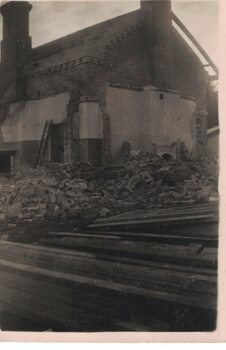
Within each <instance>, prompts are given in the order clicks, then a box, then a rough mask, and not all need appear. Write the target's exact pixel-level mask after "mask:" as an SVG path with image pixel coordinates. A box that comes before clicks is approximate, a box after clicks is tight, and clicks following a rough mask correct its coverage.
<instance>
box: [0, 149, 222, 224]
mask: <svg viewBox="0 0 226 350" xmlns="http://www.w3.org/2000/svg"><path fill="white" fill-rule="evenodd" d="M53 166H54V169H55V171H54V172H53V169H49V168H48V167H46V166H43V167H39V168H38V169H31V168H29V169H24V170H23V171H20V172H18V173H17V174H16V175H15V176H13V177H12V178H11V179H5V178H1V179H0V221H2V222H3V221H10V220H14V221H15V220H16V221H24V220H28V221H29V220H30V221H31V220H33V221H43V220H47V219H48V220H49V219H51V220H52V219H54V218H58V219H60V220H64V219H65V220H67V219H68V218H70V217H73V218H77V219H81V218H83V219H86V220H89V221H90V220H92V219H94V218H96V217H104V216H108V215H113V214H117V213H122V212H126V211H129V210H134V209H150V208H156V207H167V206H172V205H174V206H176V205H180V204H192V203H203V202H208V201H209V200H210V198H211V197H217V191H218V188H217V180H218V166H217V162H216V161H215V160H213V159H209V158H205V157H202V158H199V159H197V160H193V159H189V158H187V159H186V160H183V161H182V160H181V161H176V160H173V159H171V158H170V157H165V158H164V157H159V156H157V155H155V154H150V153H143V152H140V151H132V152H130V154H129V155H128V156H127V157H126V158H125V159H124V161H123V162H122V164H121V165H120V166H117V167H109V168H104V169H100V168H98V169H97V168H94V167H92V166H91V165H89V164H87V163H84V162H75V163H73V164H71V163H70V164H69V163H64V164H62V163H58V164H54V165H53ZM56 175H57V176H56Z"/></svg>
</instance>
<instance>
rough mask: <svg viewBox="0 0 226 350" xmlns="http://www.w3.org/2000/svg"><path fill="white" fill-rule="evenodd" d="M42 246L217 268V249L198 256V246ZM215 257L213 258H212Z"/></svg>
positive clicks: (73, 242) (68, 242)
mask: <svg viewBox="0 0 226 350" xmlns="http://www.w3.org/2000/svg"><path fill="white" fill-rule="evenodd" d="M40 242H41V243H42V244H50V245H54V244H56V245H59V246H62V247H75V248H76V249H80V250H83V251H88V252H95V253H96V252H99V253H101V252H102V253H106V252H108V253H110V254H118V255H124V256H132V257H135V258H148V259H150V260H160V261H168V262H176V263H180V264H191V265H196V266H203V267H210V268H215V267H216V266H217V249H216V248H212V251H213V256H212V257H211V258H209V256H208V255H205V254H202V255H201V254H198V251H199V249H200V246H193V247H192V246H182V245H180V246H179V245H178V246H176V245H169V244H151V243H143V242H131V241H120V242H118V241H115V243H114V245H112V244H110V242H106V241H102V240H98V242H97V241H95V240H92V239H89V240H86V239H73V238H70V237H69V238H64V239H51V240H48V239H42V240H41V241H40ZM214 256H215V257H214Z"/></svg>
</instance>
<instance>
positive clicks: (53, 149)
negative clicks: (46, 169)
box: [50, 124, 64, 163]
mask: <svg viewBox="0 0 226 350" xmlns="http://www.w3.org/2000/svg"><path fill="white" fill-rule="evenodd" d="M50 161H51V162H56V163H61V162H63V161H64V126H63V124H52V126H51V131H50Z"/></svg>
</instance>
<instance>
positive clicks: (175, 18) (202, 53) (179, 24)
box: [172, 12, 219, 79]
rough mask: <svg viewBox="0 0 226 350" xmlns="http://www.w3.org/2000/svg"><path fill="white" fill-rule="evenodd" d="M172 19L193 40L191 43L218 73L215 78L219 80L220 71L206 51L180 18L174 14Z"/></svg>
mask: <svg viewBox="0 0 226 350" xmlns="http://www.w3.org/2000/svg"><path fill="white" fill-rule="evenodd" d="M172 19H173V21H174V22H175V23H176V24H177V25H178V27H179V28H180V29H181V30H182V31H183V32H184V33H185V34H186V35H187V37H188V38H189V39H190V40H191V42H192V43H193V44H194V45H195V47H196V48H197V49H198V50H199V52H200V53H201V55H202V56H203V57H204V58H205V59H206V60H207V62H208V64H209V65H210V66H211V67H212V69H213V70H214V72H215V73H216V75H215V77H216V79H218V74H219V70H218V68H217V66H216V65H215V63H214V62H213V61H212V60H211V58H210V57H209V55H208V54H207V53H206V51H205V50H204V49H203V48H202V47H201V45H200V44H199V43H198V41H197V40H196V39H195V38H194V36H193V35H192V34H191V33H190V32H189V30H188V29H187V28H186V27H185V25H184V24H183V23H182V22H181V21H180V20H179V18H178V17H177V16H176V15H175V14H174V13H173V12H172Z"/></svg>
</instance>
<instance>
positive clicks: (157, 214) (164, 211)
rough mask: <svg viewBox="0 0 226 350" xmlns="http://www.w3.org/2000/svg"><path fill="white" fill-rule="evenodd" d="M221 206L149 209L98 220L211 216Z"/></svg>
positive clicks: (206, 205) (207, 205) (214, 204)
mask: <svg viewBox="0 0 226 350" xmlns="http://www.w3.org/2000/svg"><path fill="white" fill-rule="evenodd" d="M218 208H219V204H218V203H211V204H210V203H208V204H201V205H192V206H184V207H176V208H160V209H149V210H136V211H132V212H127V213H123V214H119V215H114V216H111V217H107V218H103V219H98V220H96V222H97V223H99V222H101V223H102V222H108V221H111V220H112V221H115V222H116V221H121V220H126V219H129V218H132V219H135V218H144V219H145V218H147V217H148V218H151V217H152V218H161V217H172V216H175V217H177V216H181V215H186V214H191V213H193V214H197V215H199V214H209V213H212V212H218Z"/></svg>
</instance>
